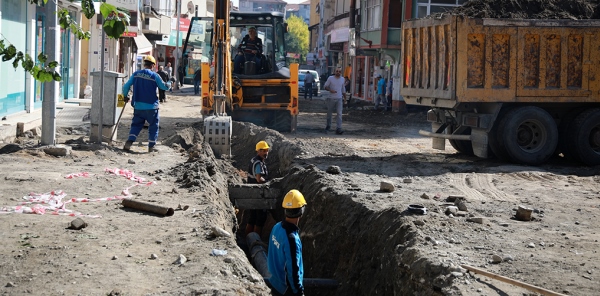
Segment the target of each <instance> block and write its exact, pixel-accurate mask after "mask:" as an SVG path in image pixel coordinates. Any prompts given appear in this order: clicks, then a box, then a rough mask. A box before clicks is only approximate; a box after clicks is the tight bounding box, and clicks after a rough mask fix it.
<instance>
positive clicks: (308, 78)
mask: <svg viewBox="0 0 600 296" xmlns="http://www.w3.org/2000/svg"><path fill="white" fill-rule="evenodd" d="M313 83H315V77H314V76H313V75H312V73H310V71H306V73H305V74H304V99H305V100H306V94H307V93H308V94H309V96H308V97H309V98H310V100H311V101H312V96H313Z"/></svg>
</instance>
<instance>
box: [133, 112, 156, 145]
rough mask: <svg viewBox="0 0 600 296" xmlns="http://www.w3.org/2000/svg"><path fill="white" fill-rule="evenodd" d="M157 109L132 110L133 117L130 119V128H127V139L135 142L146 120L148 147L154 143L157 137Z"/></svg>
mask: <svg viewBox="0 0 600 296" xmlns="http://www.w3.org/2000/svg"><path fill="white" fill-rule="evenodd" d="M159 120H160V118H159V116H158V109H151V110H134V111H133V119H132V120H131V129H130V130H129V138H128V139H127V141H132V142H135V140H136V139H137V136H138V135H139V134H140V131H142V128H144V123H146V121H147V122H148V147H154V145H156V139H158V122H159Z"/></svg>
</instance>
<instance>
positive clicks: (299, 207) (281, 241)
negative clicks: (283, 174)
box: [267, 189, 306, 296]
mask: <svg viewBox="0 0 600 296" xmlns="http://www.w3.org/2000/svg"><path fill="white" fill-rule="evenodd" d="M282 206H283V208H284V211H285V220H284V221H281V222H278V223H277V224H275V226H273V229H271V235H270V236H269V253H268V256H267V265H268V268H269V272H270V273H271V277H270V278H269V279H268V280H269V283H270V284H271V287H272V290H271V291H272V293H273V295H284V296H287V295H304V285H303V280H304V264H303V263H302V242H301V241H300V234H299V231H300V229H299V228H298V222H299V221H300V217H302V215H303V214H304V210H305V207H306V200H305V199H304V196H303V195H302V193H300V191H298V190H296V189H292V190H290V192H288V193H287V194H286V195H285V197H284V198H283V203H282Z"/></svg>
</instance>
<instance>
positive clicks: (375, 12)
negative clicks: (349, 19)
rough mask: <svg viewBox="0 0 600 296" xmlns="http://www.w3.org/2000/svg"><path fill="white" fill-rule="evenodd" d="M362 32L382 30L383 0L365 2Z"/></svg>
mask: <svg viewBox="0 0 600 296" xmlns="http://www.w3.org/2000/svg"><path fill="white" fill-rule="evenodd" d="M362 3H363V5H362V6H363V7H364V8H363V11H362V12H363V14H362V15H363V17H362V20H361V22H362V24H361V29H362V30H374V29H380V28H381V0H364V1H362Z"/></svg>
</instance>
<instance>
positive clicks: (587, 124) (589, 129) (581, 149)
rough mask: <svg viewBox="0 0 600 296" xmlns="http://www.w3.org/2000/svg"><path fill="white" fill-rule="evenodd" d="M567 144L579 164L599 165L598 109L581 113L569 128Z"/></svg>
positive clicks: (599, 127)
mask: <svg viewBox="0 0 600 296" xmlns="http://www.w3.org/2000/svg"><path fill="white" fill-rule="evenodd" d="M570 127H571V129H570V130H571V132H570V139H569V143H570V144H571V145H573V150H574V151H575V154H576V156H577V157H578V158H579V160H581V162H583V163H585V164H586V165H590V166H593V165H599V164H600V108H595V109H590V110H586V111H584V112H582V113H581V114H579V115H578V116H577V117H576V118H575V121H574V122H573V124H572V125H571V126H570Z"/></svg>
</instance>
